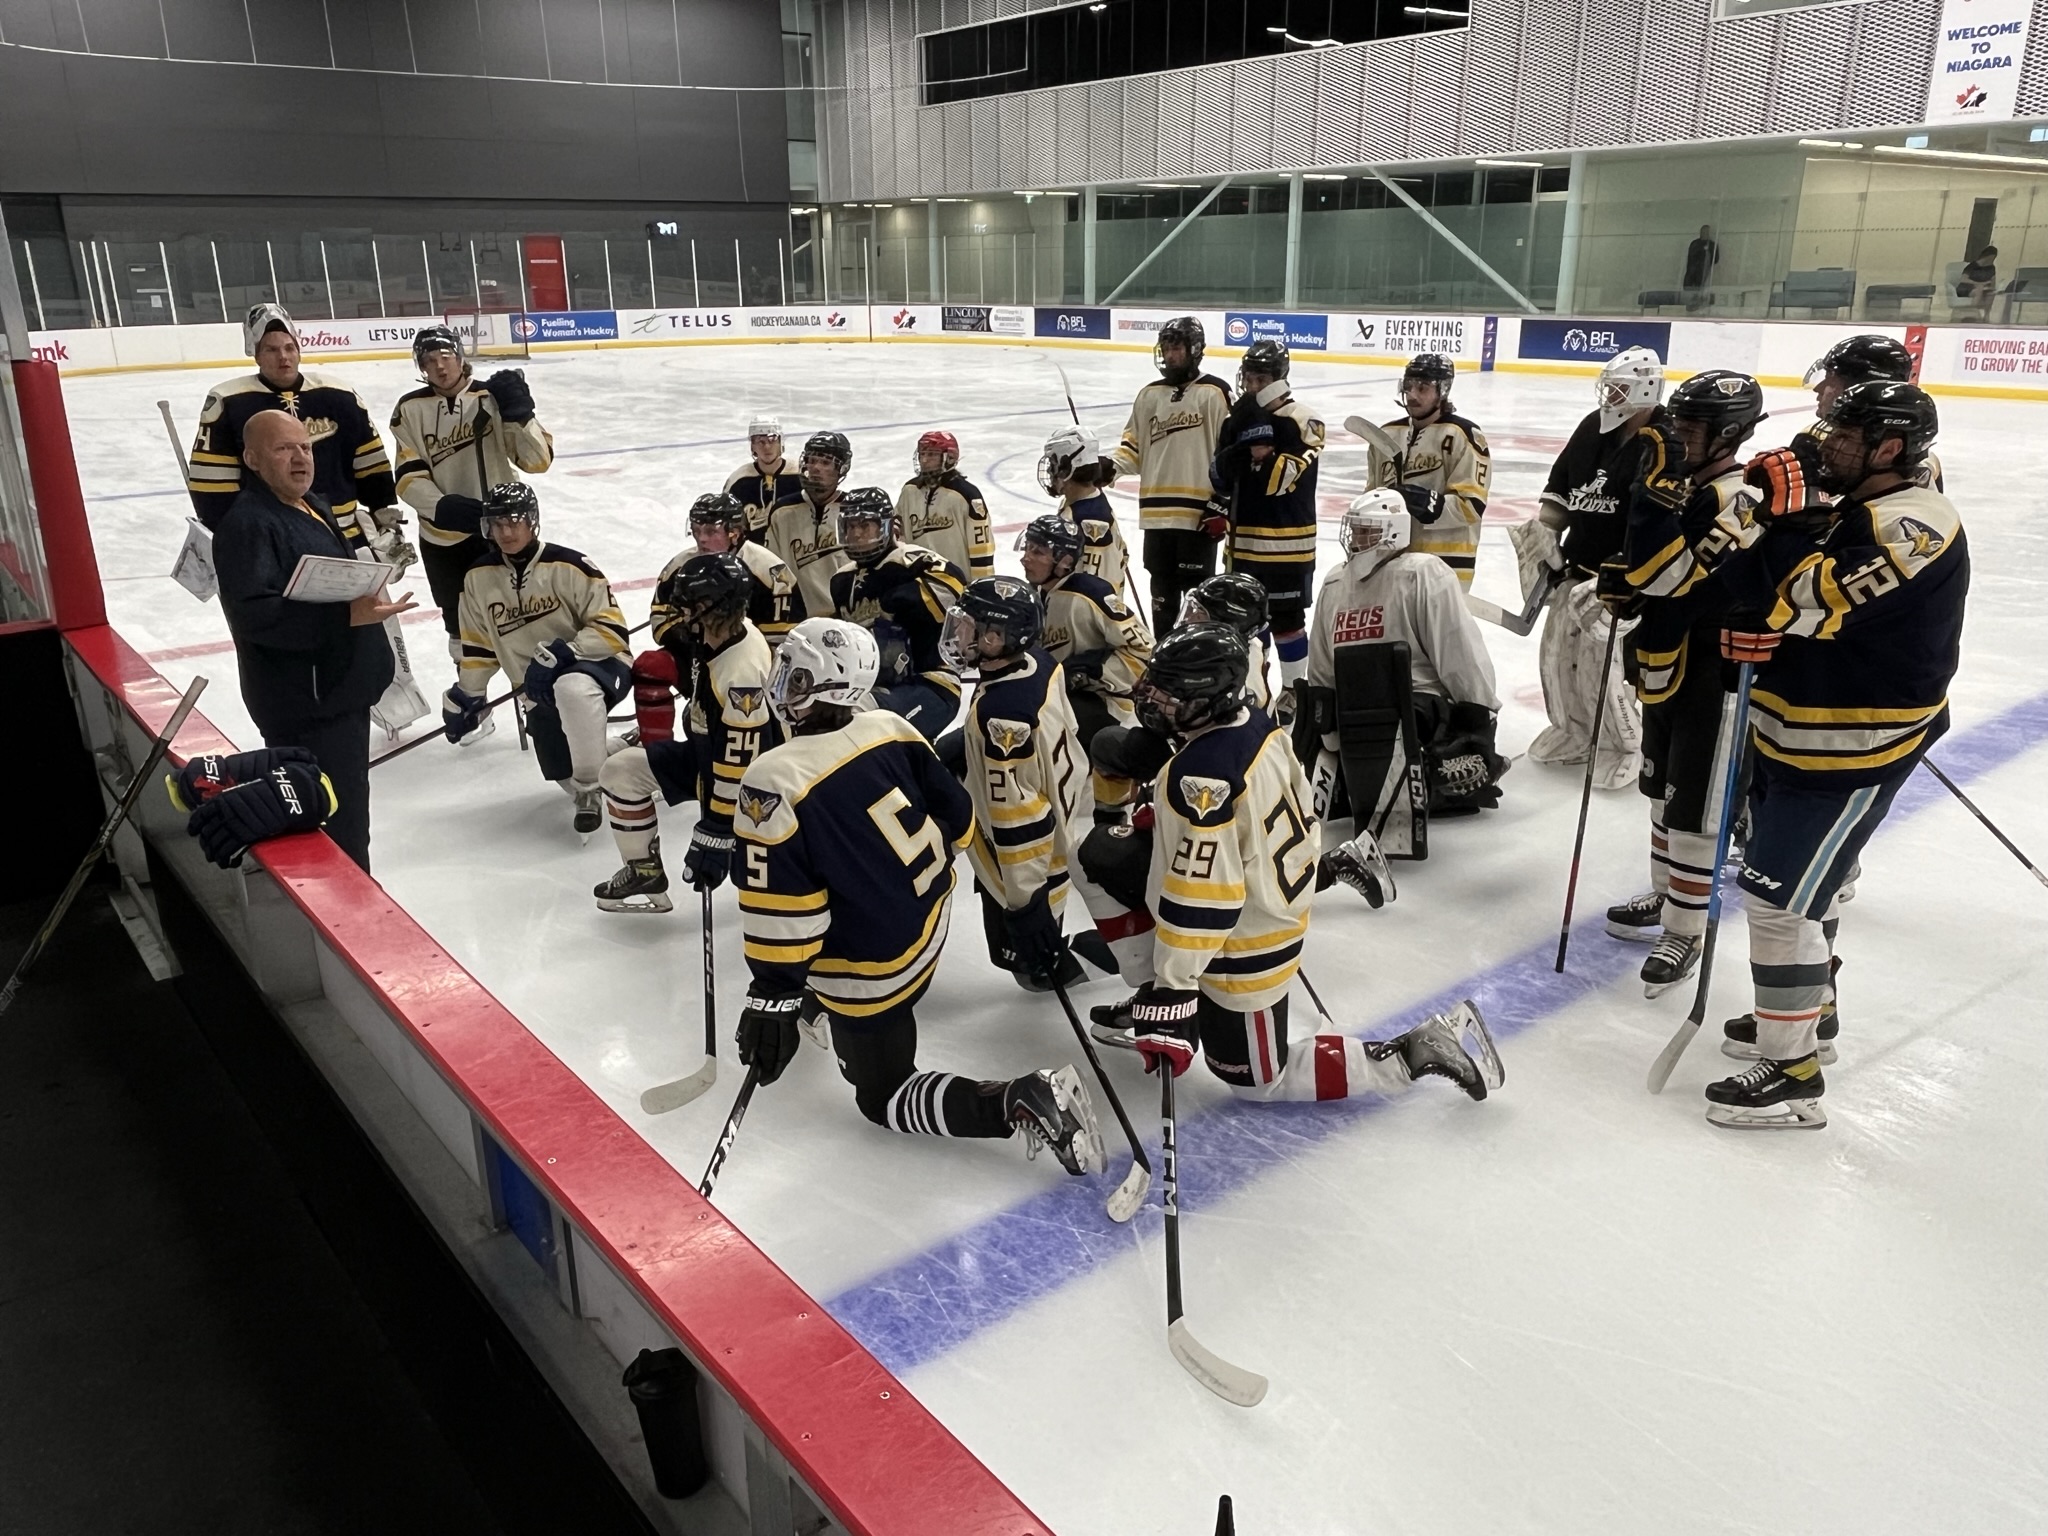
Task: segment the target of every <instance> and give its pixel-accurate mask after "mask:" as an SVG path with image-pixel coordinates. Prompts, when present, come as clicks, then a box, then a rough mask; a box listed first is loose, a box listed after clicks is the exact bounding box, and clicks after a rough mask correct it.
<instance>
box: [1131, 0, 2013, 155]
mask: <svg viewBox="0 0 2048 1536" xmlns="http://www.w3.org/2000/svg"><path fill="white" fill-rule="evenodd" d="M2043 3H2044V4H2048V0H2043ZM1158 162H1159V77H1158V76H1157V75H1140V76H1139V77H1138V78H1137V79H1135V80H1126V81H1125V82H1124V175H1125V176H1126V177H1130V178H1143V177H1148V176H1157V175H1158V174H1159V164H1158Z"/></svg>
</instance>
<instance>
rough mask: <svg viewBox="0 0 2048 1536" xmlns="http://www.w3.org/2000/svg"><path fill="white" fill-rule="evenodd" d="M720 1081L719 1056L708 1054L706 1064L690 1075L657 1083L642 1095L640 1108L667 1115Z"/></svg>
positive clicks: (646, 1111) (644, 1110) (644, 1112)
mask: <svg viewBox="0 0 2048 1536" xmlns="http://www.w3.org/2000/svg"><path fill="white" fill-rule="evenodd" d="M717 1081H718V1058H717V1057H716V1056H707V1057H705V1058H704V1065H703V1066H701V1067H699V1068H698V1069H697V1070H696V1071H694V1072H692V1073H691V1074H690V1075H689V1076H688V1077H679V1078H677V1079H676V1080H675V1081H674V1082H672V1083H656V1084H655V1085H654V1086H653V1087H652V1088H650V1089H648V1090H647V1091H646V1092H645V1093H643V1094H641V1095H640V1109H641V1112H642V1113H643V1114H649V1115H665V1114H667V1113H668V1112H669V1111H670V1110H672V1109H681V1108H682V1107H683V1106H684V1105H685V1104H687V1103H689V1102H690V1101H691V1100H692V1099H694V1098H698V1097H700V1096H701V1095H703V1094H705V1093H707V1092H709V1091H710V1089H711V1085H712V1084H713V1083H715V1082H717Z"/></svg>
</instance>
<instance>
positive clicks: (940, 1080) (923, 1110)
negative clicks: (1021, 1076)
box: [883, 1072, 1010, 1137]
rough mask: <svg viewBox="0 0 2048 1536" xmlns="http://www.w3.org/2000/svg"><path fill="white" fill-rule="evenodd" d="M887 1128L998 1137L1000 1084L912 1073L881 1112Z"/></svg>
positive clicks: (1005, 1130) (1004, 1122)
mask: <svg viewBox="0 0 2048 1536" xmlns="http://www.w3.org/2000/svg"><path fill="white" fill-rule="evenodd" d="M883 1115H884V1119H885V1122H886V1124H887V1125H888V1127H889V1129H890V1130H892V1131H901V1132H902V1133H903V1134H904V1135H906V1136H976V1137H1001V1136H1007V1135H1009V1134H1010V1122H1009V1119H1008V1118H1007V1117H1006V1116H1005V1115H1004V1114H1003V1085H1002V1084H1001V1083H978V1082H975V1081H974V1080H973V1079H971V1078H965V1077H957V1076H955V1075H954V1074H953V1073H951V1072H913V1073H912V1074H911V1075H910V1077H909V1079H908V1080H907V1081H906V1082H905V1083H904V1084H903V1086H902V1087H901V1088H898V1089H897V1090H896V1092H895V1093H894V1094H892V1095H891V1096H890V1099H889V1105H888V1108H887V1109H885V1110H884V1111H883Z"/></svg>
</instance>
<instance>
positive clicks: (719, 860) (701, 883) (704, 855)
mask: <svg viewBox="0 0 2048 1536" xmlns="http://www.w3.org/2000/svg"><path fill="white" fill-rule="evenodd" d="M733 844H734V838H733V833H732V826H731V824H730V823H727V824H726V825H724V826H721V825H719V823H717V822H715V821H712V820H711V819H710V818H709V817H706V818H705V819H704V820H702V821H700V822H698V823H697V830H696V831H694V832H692V833H691V834H690V847H689V851H688V852H687V853H685V854H684V855H683V877H684V878H685V879H687V880H688V881H689V882H690V884H691V885H692V886H694V887H695V888H696V889H698V890H700V891H715V890H717V889H718V888H719V887H720V886H721V885H723V884H725V877H726V876H727V875H729V874H731V873H732V850H733Z"/></svg>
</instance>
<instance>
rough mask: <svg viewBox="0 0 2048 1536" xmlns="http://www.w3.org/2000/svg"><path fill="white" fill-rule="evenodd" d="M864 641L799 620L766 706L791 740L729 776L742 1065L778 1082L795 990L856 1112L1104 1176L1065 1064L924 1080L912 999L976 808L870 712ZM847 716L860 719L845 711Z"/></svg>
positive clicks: (788, 1055) (824, 623)
mask: <svg viewBox="0 0 2048 1536" xmlns="http://www.w3.org/2000/svg"><path fill="white" fill-rule="evenodd" d="M880 660H881V657H880V654H879V652H878V650H877V648H876V645H875V641H874V637H873V636H872V635H870V634H869V633H868V632H867V631H866V630H864V629H861V628H860V627H858V626H857V625H854V624H849V623H846V622H845V621H843V620H838V619H806V620H805V621H804V622H803V623H801V624H799V625H797V627H796V628H795V629H793V630H791V631H790V632H789V636H788V638H787V639H785V640H784V641H783V642H782V647H781V649H780V650H779V651H778V652H777V653H776V658H775V671H774V674H773V675H772V677H771V678H770V679H769V683H768V704H769V707H770V708H771V709H772V710H773V711H774V712H775V716H776V718H777V719H778V720H780V721H781V722H782V725H783V727H784V728H785V729H786V730H787V731H788V732H789V735H790V738H791V739H790V740H788V741H786V742H784V743H783V744H782V745H781V746H778V747H772V748H770V749H769V750H768V751H766V752H764V753H762V754H761V756H760V757H758V758H756V759H755V760H754V763H753V766H752V767H750V768H748V770H747V772H746V776H745V778H743V779H742V780H741V781H740V792H739V808H738V815H737V817H736V818H735V821H734V828H735V830H736V831H737V832H738V834H739V840H740V845H741V851H742V853H743V854H744V857H743V858H742V860H741V862H740V872H739V875H738V877H737V882H736V883H737V885H738V887H739V900H740V913H741V917H742V919H743V921H744V924H745V928H746V954H747V968H748V970H749V971H750V972H751V974H752V985H751V986H750V987H749V988H748V992H747V1006H746V1012H745V1013H744V1014H743V1015H742V1016H741V1019H740V1028H739V1046H740V1060H741V1061H742V1062H744V1063H745V1064H746V1065H747V1066H749V1067H751V1068H752V1069H753V1072H754V1075H755V1077H756V1079H757V1080H758V1081H759V1082H761V1083H772V1082H774V1081H775V1079H776V1078H778V1077H780V1076H781V1075H782V1070H783V1068H785V1067H786V1066H788V1065H789V1063H790V1061H791V1059H792V1058H793V1057H795V1055H796V1051H797V1042H798V1039H799V1034H798V1029H797V1013H798V1009H799V1007H800V1006H801V1004H802V1002H803V995H804V989H805V987H806V986H808V987H809V988H810V990H811V991H812V992H813V993H814V994H816V996H817V999H818V1001H819V1003H820V1004H821V1005H822V1006H823V1011H824V1014H825V1017H826V1019H827V1021H828V1023H829V1027H830V1029H831V1035H832V1052H833V1054H834V1055H835V1056H836V1057H837V1058H838V1060H839V1071H840V1074H841V1075H842V1076H843V1077H845V1079H846V1080H847V1081H848V1082H849V1083H851V1084H852V1085H853V1091H854V1102H855V1103H856V1104H858V1105H859V1106H860V1111H861V1113H862V1114H864V1115H866V1116H867V1117H868V1119H870V1120H872V1121H874V1123H875V1124H877V1125H879V1126H883V1127H885V1128H886V1129H888V1130H892V1131H901V1132H903V1133H905V1134H906V1135H918V1136H974V1137H1004V1136H1010V1135H1013V1134H1015V1133H1016V1132H1017V1131H1019V1130H1021V1131H1022V1132H1023V1133H1024V1135H1025V1138H1026V1150H1027V1151H1028V1152H1030V1153H1031V1155H1033V1156H1036V1155H1037V1152H1038V1149H1039V1148H1040V1147H1041V1146H1043V1147H1046V1148H1048V1149H1049V1150H1050V1151H1051V1152H1052V1154H1053V1156H1055V1157H1056V1158H1058V1159H1059V1161H1060V1164H1061V1166H1062V1167H1064V1168H1065V1169H1066V1170H1067V1171H1068V1172H1069V1173H1074V1174H1082V1173H1093V1172H1095V1171H1097V1170H1099V1169H1100V1168H1101V1167H1102V1137H1101V1134H1100V1132H1099V1131H1098V1130H1097V1129H1096V1124H1095V1109H1094V1106H1093V1104H1092V1103H1091V1102H1090V1100H1089V1097H1088V1092H1087V1089H1086V1088H1085V1087H1083V1086H1082V1083H1081V1079H1080V1077H1079V1076H1078V1075H1077V1074H1076V1073H1075V1071H1074V1069H1073V1067H1071V1066H1065V1067H1061V1068H1059V1069H1058V1070H1057V1071H1040V1072H1031V1073H1027V1074H1026V1075H1024V1076H1023V1077H1019V1078H1015V1079H1013V1080H1011V1081H1009V1082H981V1081H976V1080H975V1079H973V1078H967V1077H958V1076H955V1075H954V1074H953V1073H950V1072H921V1071H919V1070H918V1067H917V1018H916V1015H915V1013H914V1011H913V1010H914V1009H915V1007H916V1004H917V1000H918V999H919V998H920V997H922V996H923V995H924V992H925V988H926V987H927V986H929V985H930V983H931V977H932V972H933V970H935V969H936V968H937V966H938V963H939V951H940V949H941V948H942V947H943V946H944V944H945V942H946V922H947V918H948V916H949V915H950V913H951V910H952V905H953V854H954V852H955V851H956V850H957V849H958V848H960V847H961V846H962V845H963V844H964V843H965V842H966V841H967V838H968V835H969V833H970V832H971V830H972V828H973V824H974V812H973V807H972V805H971V803H970V802H969V800H968V797H967V791H966V790H965V789H963V788H962V787H961V786H960V785H959V783H957V782H956V781H955V780H954V779H953V777H952V775H950V774H949V773H947V772H946V771H945V769H944V768H942V767H940V765H939V760H938V758H937V757H936V756H934V755H933V753H932V749H931V747H930V746H929V745H927V744H926V742H925V741H924V739H923V738H922V737H920V736H919V735H918V734H917V732H916V730H915V729H913V728H912V727H911V726H910V724H909V723H908V722H906V721H905V720H904V719H903V718H902V716H900V715H897V714H895V713H893V712H891V711H888V710H881V709H872V708H870V707H869V705H870V702H871V701H870V697H869V695H870V690H871V689H872V688H873V687H874V684H875V677H876V673H877V669H878V667H879V664H880ZM856 711H864V712H862V713H856Z"/></svg>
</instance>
